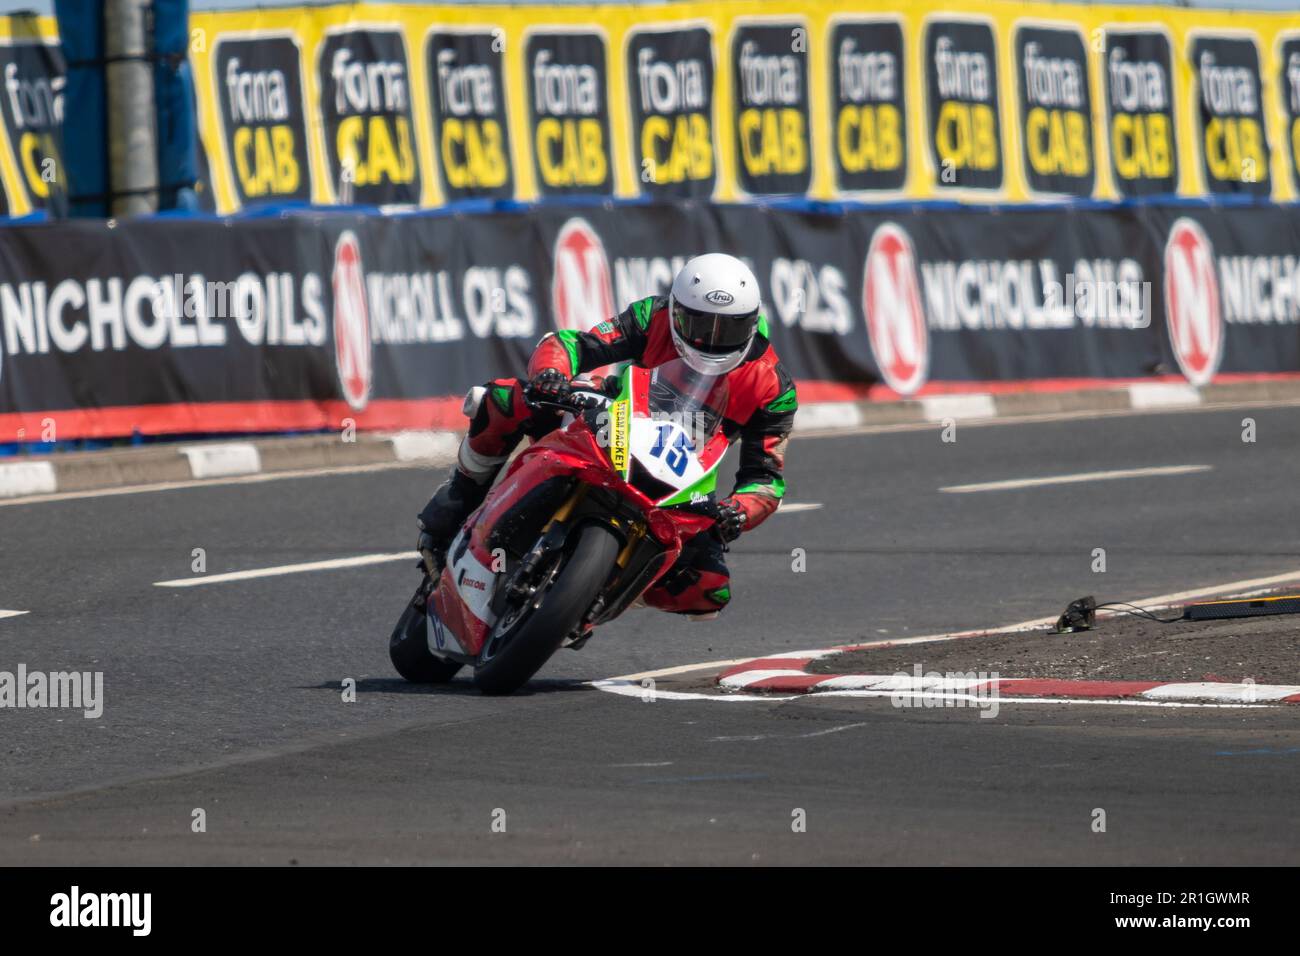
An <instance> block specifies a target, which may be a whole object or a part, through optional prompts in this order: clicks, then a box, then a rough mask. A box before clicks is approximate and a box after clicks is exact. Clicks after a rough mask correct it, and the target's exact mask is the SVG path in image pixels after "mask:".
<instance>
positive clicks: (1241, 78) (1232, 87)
mask: <svg viewBox="0 0 1300 956" xmlns="http://www.w3.org/2000/svg"><path fill="white" fill-rule="evenodd" d="M1188 57H1189V59H1190V60H1191V67H1192V75H1193V76H1194V77H1195V83H1194V84H1193V89H1194V91H1195V106H1194V109H1195V110H1196V114H1197V117H1198V119H1199V123H1198V128H1199V130H1200V136H1201V142H1200V151H1201V169H1202V172H1203V173H1204V175H1205V185H1206V188H1208V189H1209V191H1210V192H1212V193H1248V194H1251V195H1255V196H1261V197H1264V198H1268V196H1269V194H1270V193H1271V192H1272V179H1271V178H1270V172H1269V146H1268V131H1267V130H1266V129H1265V126H1264V103H1263V90H1262V88H1261V86H1260V79H1259V50H1258V48H1257V47H1256V46H1255V41H1254V40H1253V39H1248V38H1245V37H1232V36H1222V37H1216V36H1202V37H1197V38H1196V39H1195V40H1193V41H1192V44H1191V48H1190V50H1189V52H1188Z"/></svg>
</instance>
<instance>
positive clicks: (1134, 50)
mask: <svg viewBox="0 0 1300 956" xmlns="http://www.w3.org/2000/svg"><path fill="white" fill-rule="evenodd" d="M1172 69H1173V59H1172V54H1171V53H1170V49H1169V38H1168V37H1166V36H1165V35H1164V34H1163V33H1158V32H1155V31H1150V30H1142V31H1136V32H1133V33H1122V32H1107V34H1106V63H1105V71H1104V77H1105V87H1106V116H1107V129H1108V131H1109V134H1110V163H1111V165H1110V168H1111V172H1112V174H1113V177H1114V180H1115V189H1116V190H1117V191H1118V192H1119V193H1120V195H1121V196H1148V195H1158V194H1166V193H1167V194H1170V195H1172V194H1173V193H1175V192H1177V190H1178V135H1177V132H1176V130H1177V127H1176V124H1175V122H1174V80H1173V73H1172Z"/></svg>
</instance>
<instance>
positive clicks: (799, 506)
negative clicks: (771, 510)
mask: <svg viewBox="0 0 1300 956" xmlns="http://www.w3.org/2000/svg"><path fill="white" fill-rule="evenodd" d="M821 506H822V505H821V502H817V501H799V502H791V503H790V504H788V505H786V504H783V505H781V507H779V508H777V509H776V511H775V514H779V515H792V514H795V513H796V512H799V511H816V510H817V509H818V508H820V507H821Z"/></svg>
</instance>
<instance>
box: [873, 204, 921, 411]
mask: <svg viewBox="0 0 1300 956" xmlns="http://www.w3.org/2000/svg"><path fill="white" fill-rule="evenodd" d="M862 311H863V314H864V315H865V316H866V319H867V337H868V339H869V340H870V342H871V354H872V355H873V356H874V357H875V359H876V365H877V367H878V368H879V369H880V374H881V377H882V378H884V380H885V384H886V385H888V386H889V387H890V388H892V389H893V390H894V391H896V392H898V393H899V394H900V395H911V394H912V393H913V392H915V391H916V390H917V389H918V388H920V387H921V386H922V385H923V384H924V383H925V379H926V376H927V375H928V374H929V371H930V335H929V331H928V330H927V329H926V326H925V310H924V309H923V308H922V307H921V289H920V285H919V283H918V282H917V279H916V252H915V250H914V249H913V248H912V240H911V238H910V237H909V236H908V234H907V233H906V232H905V231H904V230H903V228H902V227H901V226H899V225H897V224H896V223H892V222H886V223H882V224H881V225H880V226H879V227H877V229H876V231H875V232H874V233H873V234H872V236H871V245H870V246H869V247H868V249H867V261H866V264H865V265H864V267H863V277H862Z"/></svg>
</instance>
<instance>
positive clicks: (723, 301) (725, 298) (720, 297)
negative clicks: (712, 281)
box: [704, 289, 736, 305]
mask: <svg viewBox="0 0 1300 956" xmlns="http://www.w3.org/2000/svg"><path fill="white" fill-rule="evenodd" d="M704 300H705V301H706V302H712V303H713V304H714V305H731V303H733V302H735V301H736V297H735V296H734V295H732V294H731V293H730V292H728V291H726V290H725V289H714V290H713V291H712V292H710V293H708V294H707V295H705V296H704Z"/></svg>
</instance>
